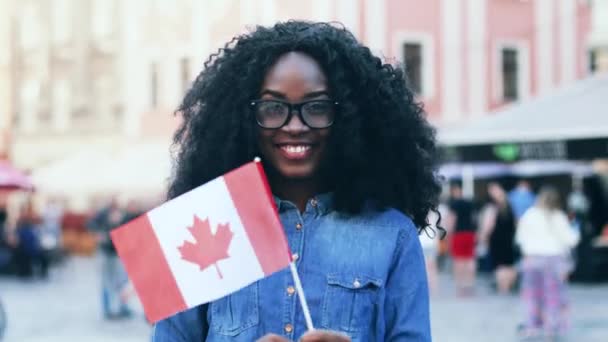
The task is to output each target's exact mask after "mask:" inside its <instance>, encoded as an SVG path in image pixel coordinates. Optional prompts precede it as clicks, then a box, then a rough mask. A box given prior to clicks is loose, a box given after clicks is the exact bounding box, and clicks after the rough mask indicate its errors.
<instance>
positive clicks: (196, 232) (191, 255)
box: [177, 215, 233, 279]
mask: <svg viewBox="0 0 608 342" xmlns="http://www.w3.org/2000/svg"><path fill="white" fill-rule="evenodd" d="M188 230H189V231H190V233H192V236H193V237H194V239H195V240H196V243H192V242H189V241H184V243H183V244H182V245H181V246H180V247H178V248H177V249H179V252H180V254H181V255H182V259H184V260H186V261H189V262H191V263H195V264H197V265H198V266H199V267H200V269H201V271H202V270H204V269H206V268H207V267H209V266H211V265H213V266H215V269H216V271H217V274H218V276H219V277H220V279H222V278H223V276H222V272H220V269H219V267H218V266H217V262H218V261H219V260H222V259H228V258H229V257H230V256H229V255H228V247H229V246H230V242H231V241H232V236H233V233H232V231H231V230H230V224H228V223H226V224H219V225H218V226H217V231H216V232H215V235H213V234H212V233H211V226H210V225H209V219H205V221H201V219H200V218H198V217H197V216H196V215H195V216H194V224H193V225H192V227H189V228H188Z"/></svg>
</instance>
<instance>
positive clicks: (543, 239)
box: [515, 188, 580, 338]
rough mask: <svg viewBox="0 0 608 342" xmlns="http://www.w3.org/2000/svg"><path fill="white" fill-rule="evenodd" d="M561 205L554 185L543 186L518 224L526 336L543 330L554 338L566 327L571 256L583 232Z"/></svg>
mask: <svg viewBox="0 0 608 342" xmlns="http://www.w3.org/2000/svg"><path fill="white" fill-rule="evenodd" d="M560 207H561V206H560V198H559V194H558V192H557V191H556V190H555V189H553V188H544V189H541V191H540V193H539V195H538V199H537V201H536V204H535V205H534V207H532V208H530V209H528V211H526V213H525V214H524V215H523V216H522V218H521V220H520V221H519V224H518V226H517V233H516V236H515V239H516V242H517V243H518V244H519V246H520V247H521V251H522V254H523V256H524V259H523V282H522V296H523V299H524V301H525V304H526V307H527V317H526V321H525V324H524V325H523V329H522V334H523V335H525V336H533V335H538V334H542V333H544V334H545V335H547V337H549V338H554V337H557V336H558V335H561V334H564V333H565V332H566V330H567V319H566V312H567V311H566V309H567V304H568V302H567V297H566V284H567V278H568V275H567V273H568V271H569V260H568V257H569V253H570V250H571V249H572V248H573V247H574V246H576V244H577V243H578V241H579V238H580V236H579V234H578V232H577V231H576V230H575V229H573V228H572V227H571V226H570V223H569V221H568V217H567V216H566V213H565V212H563V211H562V210H561V208H560Z"/></svg>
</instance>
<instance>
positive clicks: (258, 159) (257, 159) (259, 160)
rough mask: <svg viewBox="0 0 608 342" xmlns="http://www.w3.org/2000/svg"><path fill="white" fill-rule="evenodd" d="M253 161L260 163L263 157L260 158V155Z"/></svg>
mask: <svg viewBox="0 0 608 342" xmlns="http://www.w3.org/2000/svg"><path fill="white" fill-rule="evenodd" d="M253 161H254V162H256V163H259V162H261V161H262V159H260V157H255V158H253Z"/></svg>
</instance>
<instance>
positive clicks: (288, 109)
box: [250, 100, 338, 129]
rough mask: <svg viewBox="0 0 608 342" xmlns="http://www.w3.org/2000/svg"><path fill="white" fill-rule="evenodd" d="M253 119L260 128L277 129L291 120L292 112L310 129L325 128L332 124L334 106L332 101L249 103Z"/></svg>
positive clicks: (266, 101) (334, 111) (264, 101)
mask: <svg viewBox="0 0 608 342" xmlns="http://www.w3.org/2000/svg"><path fill="white" fill-rule="evenodd" d="M250 105H251V108H252V109H253V112H254V113H255V119H256V121H257V123H258V125H259V126H260V127H262V128H268V129H279V128H281V127H283V126H285V125H287V123H288V122H289V121H290V120H291V117H292V115H293V112H294V110H295V111H297V113H298V117H299V118H300V121H302V122H303V123H304V124H305V125H306V126H308V127H310V128H316V129H320V128H327V127H329V126H331V125H332V124H333V123H334V117H335V113H336V105H338V102H335V101H332V100H312V101H305V102H300V103H289V102H285V101H278V100H255V101H251V104H250Z"/></svg>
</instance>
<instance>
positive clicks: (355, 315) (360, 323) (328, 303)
mask: <svg viewBox="0 0 608 342" xmlns="http://www.w3.org/2000/svg"><path fill="white" fill-rule="evenodd" d="M381 286H382V281H381V280H379V279H376V278H372V277H368V276H363V275H346V274H343V275H329V276H328V277H327V286H326V289H325V296H324V298H323V313H322V319H321V325H322V326H323V328H325V329H329V330H336V331H342V332H345V333H347V334H348V335H349V336H351V337H353V336H355V335H358V333H360V332H362V331H367V330H369V329H371V327H372V326H373V325H374V322H373V319H374V318H375V314H374V312H375V307H376V304H377V300H378V292H379V289H380V287H381Z"/></svg>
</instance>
